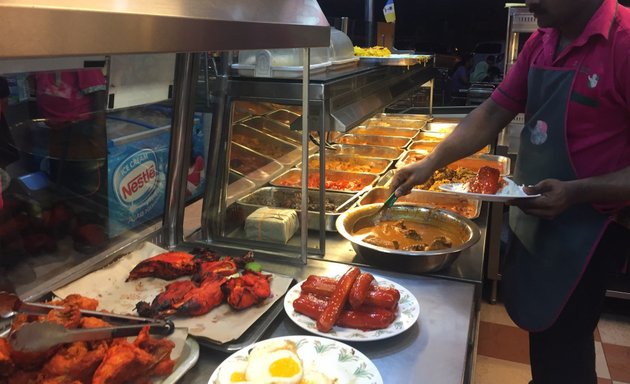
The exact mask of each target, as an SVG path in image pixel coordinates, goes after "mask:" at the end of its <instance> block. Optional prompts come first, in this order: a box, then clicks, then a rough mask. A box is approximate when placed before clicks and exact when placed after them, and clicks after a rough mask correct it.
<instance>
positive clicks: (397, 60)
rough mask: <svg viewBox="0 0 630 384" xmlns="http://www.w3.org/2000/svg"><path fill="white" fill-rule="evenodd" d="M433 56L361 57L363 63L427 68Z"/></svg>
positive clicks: (393, 55) (394, 55)
mask: <svg viewBox="0 0 630 384" xmlns="http://www.w3.org/2000/svg"><path fill="white" fill-rule="evenodd" d="M432 57H433V55H414V54H396V53H392V54H391V55H390V56H359V58H360V59H361V62H364V63H368V64H378V65H391V66H410V65H422V66H425V67H426V66H427V65H428V64H429V61H431V58H432Z"/></svg>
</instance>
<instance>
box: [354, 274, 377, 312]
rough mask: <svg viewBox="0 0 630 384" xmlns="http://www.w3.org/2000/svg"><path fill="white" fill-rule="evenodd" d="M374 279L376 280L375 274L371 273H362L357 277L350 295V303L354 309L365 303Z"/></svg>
mask: <svg viewBox="0 0 630 384" xmlns="http://www.w3.org/2000/svg"><path fill="white" fill-rule="evenodd" d="M372 281H374V276H372V274H371V273H362V274H360V275H359V277H357V280H356V281H355V282H354V284H353V285H352V288H350V296H348V303H350V307H352V309H357V308H359V307H360V306H362V305H363V303H364V302H365V299H366V298H367V294H368V290H369V289H370V284H372Z"/></svg>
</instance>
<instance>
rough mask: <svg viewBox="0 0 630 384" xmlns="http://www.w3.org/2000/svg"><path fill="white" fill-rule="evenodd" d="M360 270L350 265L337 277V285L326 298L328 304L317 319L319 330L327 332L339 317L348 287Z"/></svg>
mask: <svg viewBox="0 0 630 384" xmlns="http://www.w3.org/2000/svg"><path fill="white" fill-rule="evenodd" d="M360 274H361V271H360V270H359V268H357V267H352V268H350V269H348V271H347V272H346V273H344V274H343V276H341V279H339V283H337V287H336V288H335V291H334V292H333V293H332V295H330V299H329V300H328V305H327V306H326V308H325V309H324V312H322V314H321V315H320V316H319V319H317V324H316V325H317V329H318V330H319V331H320V332H328V331H330V330H331V329H332V327H333V325H335V323H336V322H337V319H339V315H340V314H341V310H342V309H343V307H344V305H346V301H347V300H348V295H349V294H350V288H352V284H354V281H355V280H356V279H357V277H359V275H360Z"/></svg>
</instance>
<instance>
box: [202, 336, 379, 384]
mask: <svg viewBox="0 0 630 384" xmlns="http://www.w3.org/2000/svg"><path fill="white" fill-rule="evenodd" d="M230 383H241V384H247V383H249V384H261V383H276V384H333V383H334V384H346V383H354V384H383V378H382V377H381V375H380V373H379V372H378V369H377V368H376V366H375V365H374V363H372V361H371V360H370V359H369V358H368V357H367V356H365V355H364V354H363V353H361V352H360V351H358V350H357V349H355V348H353V347H351V346H349V345H346V344H343V343H341V342H339V341H336V340H331V339H327V338H323V337H317V336H303V335H296V336H284V337H276V338H273V339H268V340H263V341H259V342H257V343H255V344H252V345H251V346H249V347H245V348H243V349H241V350H239V351H237V352H235V353H233V354H232V355H230V356H229V357H228V358H227V359H225V360H224V361H223V362H222V363H221V364H220V365H219V366H218V367H217V369H215V370H214V372H213V373H212V376H210V380H209V382H208V384H230Z"/></svg>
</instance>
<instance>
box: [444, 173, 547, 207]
mask: <svg viewBox="0 0 630 384" xmlns="http://www.w3.org/2000/svg"><path fill="white" fill-rule="evenodd" d="M503 181H504V182H505V183H506V184H507V185H506V186H505V187H503V188H501V189H500V190H499V191H498V192H497V193H496V194H494V195H491V194H487V193H472V192H468V183H452V184H442V185H440V186H439V188H440V189H441V190H442V191H445V192H451V193H456V194H458V195H462V196H466V197H470V198H472V199H478V200H483V201H495V202H502V201H508V200H514V199H529V198H532V197H539V196H540V194H537V195H528V194H526V193H525V192H523V187H522V186H520V185H518V184H516V183H515V182H514V181H512V180H511V179H508V178H507V177H504V178H503Z"/></svg>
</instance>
